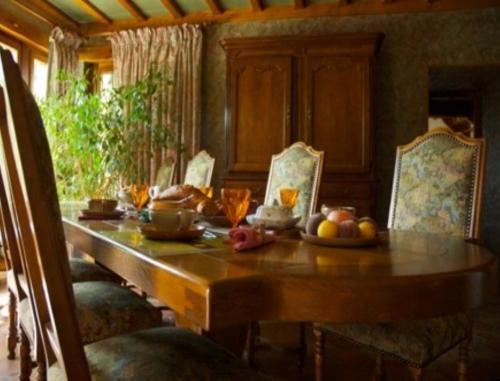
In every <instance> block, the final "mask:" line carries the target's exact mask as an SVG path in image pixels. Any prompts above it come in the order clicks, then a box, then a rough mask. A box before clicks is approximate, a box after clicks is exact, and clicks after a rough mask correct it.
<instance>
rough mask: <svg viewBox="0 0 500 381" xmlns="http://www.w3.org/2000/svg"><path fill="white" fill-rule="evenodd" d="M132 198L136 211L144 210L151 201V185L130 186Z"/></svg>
mask: <svg viewBox="0 0 500 381" xmlns="http://www.w3.org/2000/svg"><path fill="white" fill-rule="evenodd" d="M130 196H131V197H132V202H133V203H134V206H135V208H136V209H138V210H139V209H142V208H143V207H144V205H146V203H147V202H148V200H149V185H147V184H132V185H131V186H130Z"/></svg>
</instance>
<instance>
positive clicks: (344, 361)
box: [0, 280, 500, 381]
mask: <svg viewBox="0 0 500 381" xmlns="http://www.w3.org/2000/svg"><path fill="white" fill-rule="evenodd" d="M0 282H4V281H1V280H0ZM6 304H7V293H6V291H5V283H0V309H1V308H2V306H5V305H6ZM277 327H278V326H277V325H276V324H266V325H264V326H263V328H262V331H263V335H264V336H265V337H266V338H267V339H268V340H269V341H271V342H272V343H273V344H277V345H278V344H279V345H280V346H282V347H291V346H293V345H294V344H295V343H296V332H297V329H296V328H297V327H296V326H295V325H293V324H286V325H285V324H280V325H279V329H277ZM6 333H7V317H6V310H5V309H4V310H3V311H2V314H1V316H0V381H13V380H17V375H18V374H17V372H18V362H17V361H12V360H7V359H6V357H7V355H6V340H5V338H6ZM308 344H309V346H310V348H311V347H312V345H311V344H312V337H311V333H310V332H308ZM327 355H328V362H327V377H326V380H336V381H351V380H352V381H354V380H355V381H363V380H370V379H371V377H370V376H371V372H372V369H373V365H374V362H373V356H372V354H371V353H368V352H366V350H364V349H363V348H360V347H357V346H354V345H352V344H350V343H346V342H344V341H342V340H339V339H334V338H332V337H330V338H329V339H328V340H327ZM295 359H296V358H295V356H294V355H293V354H291V353H290V352H286V351H269V350H265V351H261V352H259V353H258V355H257V360H258V362H259V365H260V368H261V370H262V371H263V372H264V373H266V374H268V375H270V376H271V377H272V378H273V379H276V380H287V381H302V380H314V370H313V360H312V355H311V353H310V351H309V356H308V358H307V364H306V367H305V369H304V370H303V371H302V372H299V371H298V370H297V368H296V367H295ZM456 359H457V351H456V350H453V351H451V352H450V353H448V354H447V355H445V356H443V357H442V358H441V359H439V360H438V361H437V362H436V363H434V364H432V365H431V366H430V367H429V368H428V369H427V371H426V373H425V380H428V381H449V380H456V372H455V363H456ZM33 379H34V378H33ZM388 380H394V381H406V380H409V376H408V374H407V373H406V370H405V369H404V367H402V366H400V365H399V364H397V363H395V362H392V361H391V362H389V364H388ZM470 380H471V381H500V297H497V298H496V299H495V300H494V301H493V302H492V303H491V304H490V305H489V306H488V308H487V309H484V310H482V311H480V312H479V313H478V314H477V320H476V329H475V335H474V342H473V356H472V366H471V376H470ZM144 381H148V380H144ZM193 381H195V380H193Z"/></svg>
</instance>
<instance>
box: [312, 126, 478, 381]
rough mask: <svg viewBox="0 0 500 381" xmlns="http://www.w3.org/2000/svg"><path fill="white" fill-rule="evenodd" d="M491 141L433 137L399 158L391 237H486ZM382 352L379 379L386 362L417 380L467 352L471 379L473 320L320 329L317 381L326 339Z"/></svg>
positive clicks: (463, 364)
mask: <svg viewBox="0 0 500 381" xmlns="http://www.w3.org/2000/svg"><path fill="white" fill-rule="evenodd" d="M484 157H485V141H484V139H473V138H467V137H465V136H464V135H462V134H460V133H455V132H453V131H452V130H451V129H449V128H447V127H443V128H437V129H433V130H431V131H429V132H427V133H426V134H424V135H422V136H420V137H418V138H416V139H415V140H414V141H413V142H411V143H410V144H408V145H404V146H400V147H398V149H397V153H396V168H395V173H394V182H393V188H392V189H393V191H392V201H391V207H390V211H389V222H388V227H389V229H397V230H411V231H419V232H427V233H436V234H449V235H456V236H463V237H464V238H467V239H477V238H478V237H479V217H480V210H481V193H482V187H483V174H484V160H485V159H484ZM326 332H331V333H334V334H336V335H339V336H341V337H344V338H347V339H349V340H351V341H354V342H357V343H360V344H363V345H366V346H368V347H370V348H371V349H374V350H375V351H377V352H378V354H379V357H378V361H377V367H376V372H375V376H376V379H377V378H378V379H381V378H383V376H384V369H383V355H387V356H391V357H394V358H397V359H399V360H400V361H403V362H404V363H405V364H407V365H408V369H409V371H410V372H411V374H412V376H413V379H414V380H421V379H422V372H423V368H424V367H425V366H427V365H428V364H429V363H431V362H432V361H434V360H435V359H436V358H438V357H439V356H441V355H442V354H444V353H446V352H448V351H449V350H450V349H452V348H455V347H456V346H458V347H459V363H458V374H459V379H460V380H461V381H464V380H466V379H467V367H468V357H469V347H470V342H471V338H472V318H471V313H470V312H468V313H462V314H458V315H452V316H443V317H436V318H433V319H428V320H419V321H403V322H398V323H387V324H345V325H334V324H319V323H318V324H315V326H314V334H315V336H316V356H315V358H316V372H317V374H316V379H317V380H322V378H323V370H324V369H323V367H324V359H323V358H324V339H325V337H324V336H325V333H326Z"/></svg>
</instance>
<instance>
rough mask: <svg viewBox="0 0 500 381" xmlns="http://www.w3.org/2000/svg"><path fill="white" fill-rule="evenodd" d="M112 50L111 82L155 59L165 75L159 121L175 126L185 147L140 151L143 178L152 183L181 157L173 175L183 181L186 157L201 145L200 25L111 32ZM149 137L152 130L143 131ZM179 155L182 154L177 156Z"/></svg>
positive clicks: (129, 77)
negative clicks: (164, 167) (163, 167)
mask: <svg viewBox="0 0 500 381" xmlns="http://www.w3.org/2000/svg"><path fill="white" fill-rule="evenodd" d="M110 40H111V47H112V52H113V85H114V86H115V87H119V86H123V85H127V84H132V83H134V82H135V81H137V80H139V79H142V78H144V77H145V76H146V74H147V73H148V71H149V70H150V68H151V66H152V65H154V67H156V69H157V70H159V71H160V72H161V73H162V74H163V76H162V81H163V84H162V85H161V86H160V90H159V93H158V94H157V95H156V96H155V97H153V98H152V99H151V103H152V105H151V110H152V112H153V113H154V114H153V115H152V117H153V118H156V119H154V120H155V121H157V122H159V123H160V124H161V125H162V126H165V128H168V129H170V130H171V131H172V132H174V133H175V134H176V136H177V138H178V140H179V142H180V143H181V145H182V147H183V148H184V150H183V151H182V153H181V154H179V155H178V153H177V152H176V150H172V149H170V150H162V152H139V153H138V155H137V156H138V157H137V160H139V163H138V164H139V178H142V179H143V181H145V182H149V183H150V184H152V183H153V181H154V178H155V176H156V172H157V170H158V169H159V168H160V166H161V165H162V164H163V163H164V162H165V161H167V159H168V160H169V159H175V160H176V161H177V165H176V174H175V177H174V180H175V181H176V182H179V180H180V174H181V173H184V172H185V168H186V164H187V161H188V160H189V158H190V157H192V156H194V155H195V154H196V153H197V151H198V150H199V145H200V116H201V114H200V108H201V59H202V58H201V51H202V30H201V27H200V26H199V25H180V26H171V27H160V28H143V29H137V30H126V31H120V32H117V33H115V34H114V35H112V36H111V37H110ZM142 133H144V134H145V136H144V138H145V141H149V142H150V141H151V136H150V132H149V131H142ZM177 156H178V157H177Z"/></svg>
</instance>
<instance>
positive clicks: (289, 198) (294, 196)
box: [280, 188, 299, 208]
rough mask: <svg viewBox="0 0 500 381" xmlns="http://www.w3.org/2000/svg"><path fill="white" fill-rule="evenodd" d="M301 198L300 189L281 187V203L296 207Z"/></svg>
mask: <svg viewBox="0 0 500 381" xmlns="http://www.w3.org/2000/svg"><path fill="white" fill-rule="evenodd" d="M298 198H299V190H298V189H296V188H281V189H280V199H281V205H283V206H288V207H289V208H294V207H295V205H297V200H298Z"/></svg>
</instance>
